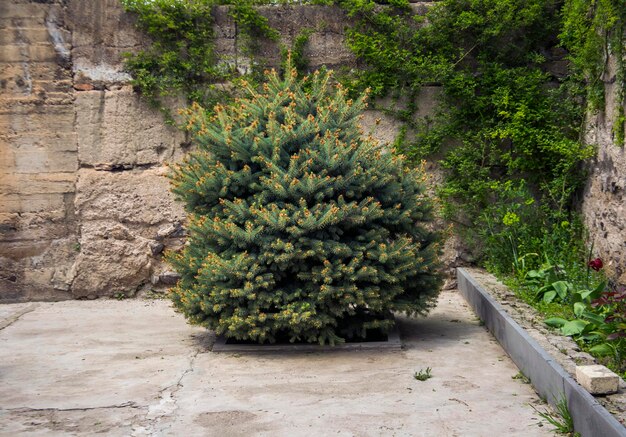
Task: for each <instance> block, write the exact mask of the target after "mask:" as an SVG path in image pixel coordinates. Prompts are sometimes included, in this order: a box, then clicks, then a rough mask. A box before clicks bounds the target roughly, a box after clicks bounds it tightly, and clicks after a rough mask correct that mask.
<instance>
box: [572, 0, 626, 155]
mask: <svg viewBox="0 0 626 437" xmlns="http://www.w3.org/2000/svg"><path fill="white" fill-rule="evenodd" d="M625 34H626V0H598V1H589V0H566V1H565V5H564V7H563V27H562V32H561V35H560V37H561V40H562V41H563V45H564V46H565V47H567V49H568V50H569V53H570V54H569V60H570V61H571V63H572V67H573V74H576V75H578V76H579V79H580V80H581V81H584V82H585V83H586V84H587V100H588V103H589V109H590V110H592V111H593V110H598V109H603V108H604V106H605V96H604V91H605V87H604V83H605V82H610V81H614V83H615V87H616V90H617V93H616V102H615V110H616V113H615V114H614V118H615V122H614V125H613V133H614V136H615V143H616V144H617V145H620V146H623V145H624V129H625V125H626V116H625V114H624V89H625V88H626V67H625V65H624V63H625V60H624V55H625V54H626V53H625V48H624V45H625V44H626V40H625V36H624V35H625ZM609 59H613V60H614V62H615V65H614V66H612V65H610V62H609Z"/></svg>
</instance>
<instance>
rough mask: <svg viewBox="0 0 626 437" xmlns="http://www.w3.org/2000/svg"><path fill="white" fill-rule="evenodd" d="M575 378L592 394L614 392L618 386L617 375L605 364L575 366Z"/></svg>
mask: <svg viewBox="0 0 626 437" xmlns="http://www.w3.org/2000/svg"><path fill="white" fill-rule="evenodd" d="M576 380H577V381H578V383H579V384H580V385H582V386H583V388H584V389H585V390H587V391H588V392H589V393H591V394H592V395H606V394H610V393H616V392H617V389H618V387H619V376H617V375H616V374H615V373H613V372H611V371H610V370H609V369H607V368H606V367H605V366H601V365H597V364H594V365H591V366H576Z"/></svg>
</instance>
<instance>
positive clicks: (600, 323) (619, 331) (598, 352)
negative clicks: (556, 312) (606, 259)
mask: <svg viewBox="0 0 626 437" xmlns="http://www.w3.org/2000/svg"><path fill="white" fill-rule="evenodd" d="M604 287H605V284H604V283H603V284H601V286H599V287H598V288H596V289H595V290H593V291H591V292H588V291H584V292H583V293H581V294H579V297H580V299H579V300H578V301H577V302H575V303H574V315H575V316H576V318H574V319H572V320H567V319H563V318H560V317H551V318H548V319H546V320H545V321H544V322H545V323H546V325H548V326H551V327H553V328H557V329H559V331H560V332H561V334H563V335H567V336H571V337H573V338H574V339H575V340H577V341H579V342H581V343H584V344H586V345H587V350H588V351H589V352H590V353H592V354H594V355H595V356H598V357H610V358H611V359H612V363H611V364H613V366H612V367H613V368H614V369H615V370H616V371H618V372H620V373H621V372H624V371H625V370H626V365H625V363H624V357H626V289H624V288H621V289H618V290H616V291H604ZM603 291H604V292H603ZM582 295H584V297H583V296H582Z"/></svg>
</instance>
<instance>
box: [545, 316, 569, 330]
mask: <svg viewBox="0 0 626 437" xmlns="http://www.w3.org/2000/svg"><path fill="white" fill-rule="evenodd" d="M543 323H545V324H546V325H548V326H552V327H553V328H560V327H561V326H563V325H565V324H566V323H567V320H565V319H562V318H560V317H550V318H549V319H546V320H544V321H543Z"/></svg>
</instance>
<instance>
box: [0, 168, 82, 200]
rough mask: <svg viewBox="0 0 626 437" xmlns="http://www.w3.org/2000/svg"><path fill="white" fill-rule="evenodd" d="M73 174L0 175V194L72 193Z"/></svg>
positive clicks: (74, 176)
mask: <svg viewBox="0 0 626 437" xmlns="http://www.w3.org/2000/svg"><path fill="white" fill-rule="evenodd" d="M75 180H76V175H75V174H74V173H43V174H41V173H35V174H19V173H18V174H8V175H1V174H0V193H4V194H21V195H28V194H51V193H73V192H74V183H75Z"/></svg>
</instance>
